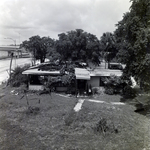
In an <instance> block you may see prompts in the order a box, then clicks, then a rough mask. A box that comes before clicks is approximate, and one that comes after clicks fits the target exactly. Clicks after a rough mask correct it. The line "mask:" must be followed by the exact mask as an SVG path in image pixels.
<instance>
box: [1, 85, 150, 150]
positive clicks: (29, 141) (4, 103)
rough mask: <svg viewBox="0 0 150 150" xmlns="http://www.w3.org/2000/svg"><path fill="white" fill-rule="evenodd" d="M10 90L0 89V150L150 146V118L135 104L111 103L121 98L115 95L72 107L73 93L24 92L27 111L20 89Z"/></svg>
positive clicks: (144, 148) (145, 149) (133, 149)
mask: <svg viewBox="0 0 150 150" xmlns="http://www.w3.org/2000/svg"><path fill="white" fill-rule="evenodd" d="M12 90H14V88H13V89H12V88H9V87H8V88H5V89H2V88H1V89H0V93H1V94H0V95H1V96H0V97H1V98H0V150H148V149H150V129H149V125H150V120H149V119H148V118H146V117H145V116H143V115H140V114H138V113H135V112H134V110H135V107H134V106H131V105H128V104H125V105H119V103H116V104H115V103H114V104H113V103H111V102H120V98H121V97H120V96H119V95H113V96H109V95H98V96H96V97H95V98H94V97H90V99H93V100H94V99H96V100H97V101H98V100H99V101H105V102H106V103H97V102H91V101H88V100H89V98H85V101H84V103H83V105H82V109H81V110H80V111H79V112H74V110H73V108H74V107H75V105H76V104H77V102H78V99H76V98H75V97H63V96H60V95H58V94H57V93H52V95H51V96H50V95H49V94H43V95H37V94H36V93H28V100H29V105H30V106H31V108H35V109H34V110H33V111H31V110H29V109H28V105H27V101H26V98H25V97H24V98H22V99H20V98H21V97H22V95H23V94H22V93H21V92H20V91H18V90H17V89H15V91H12ZM11 91H12V92H11ZM39 99H40V101H39ZM39 102H40V103H39ZM36 108H39V109H36Z"/></svg>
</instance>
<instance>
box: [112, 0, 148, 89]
mask: <svg viewBox="0 0 150 150" xmlns="http://www.w3.org/2000/svg"><path fill="white" fill-rule="evenodd" d="M131 1H132V5H131V8H130V11H129V12H127V13H126V14H124V16H123V19H122V20H121V21H120V22H118V24H117V29H116V31H115V35H116V38H117V46H118V49H119V53H118V59H119V61H120V62H122V63H125V64H126V67H125V70H124V74H126V75H127V76H128V77H129V76H133V77H135V79H136V80H137V81H139V82H141V81H142V83H143V85H144V86H145V88H146V87H148V86H150V84H149V83H150V53H149V52H150V1H149V0H131Z"/></svg>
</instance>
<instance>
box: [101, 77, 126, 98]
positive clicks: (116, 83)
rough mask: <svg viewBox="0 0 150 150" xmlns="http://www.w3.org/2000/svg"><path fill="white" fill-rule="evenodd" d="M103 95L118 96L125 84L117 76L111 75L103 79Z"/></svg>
mask: <svg viewBox="0 0 150 150" xmlns="http://www.w3.org/2000/svg"><path fill="white" fill-rule="evenodd" d="M103 82H104V87H105V93H106V94H110V95H112V94H119V93H122V89H123V88H124V87H125V86H126V82H125V81H124V80H123V79H122V78H121V77H118V76H115V75H111V76H110V77H105V78H103Z"/></svg>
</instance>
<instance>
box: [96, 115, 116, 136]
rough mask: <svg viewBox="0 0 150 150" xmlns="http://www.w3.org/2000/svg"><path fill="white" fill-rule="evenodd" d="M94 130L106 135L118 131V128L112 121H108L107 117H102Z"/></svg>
mask: <svg viewBox="0 0 150 150" xmlns="http://www.w3.org/2000/svg"><path fill="white" fill-rule="evenodd" d="M108 122H109V123H108ZM94 132H95V133H103V135H105V134H106V133H118V129H117V128H116V127H115V126H114V123H113V122H112V121H107V119H106V118H100V120H99V121H98V123H97V124H96V126H95V127H94Z"/></svg>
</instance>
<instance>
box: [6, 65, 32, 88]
mask: <svg viewBox="0 0 150 150" xmlns="http://www.w3.org/2000/svg"><path fill="white" fill-rule="evenodd" d="M29 67H30V65H24V66H23V67H20V66H17V67H16V68H15V69H14V70H13V72H12V74H11V80H9V81H8V82H9V83H10V85H11V86H13V87H18V86H20V85H22V84H26V85H27V84H28V77H27V75H23V74H22V72H23V71H25V70H27V69H28V68H29Z"/></svg>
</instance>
